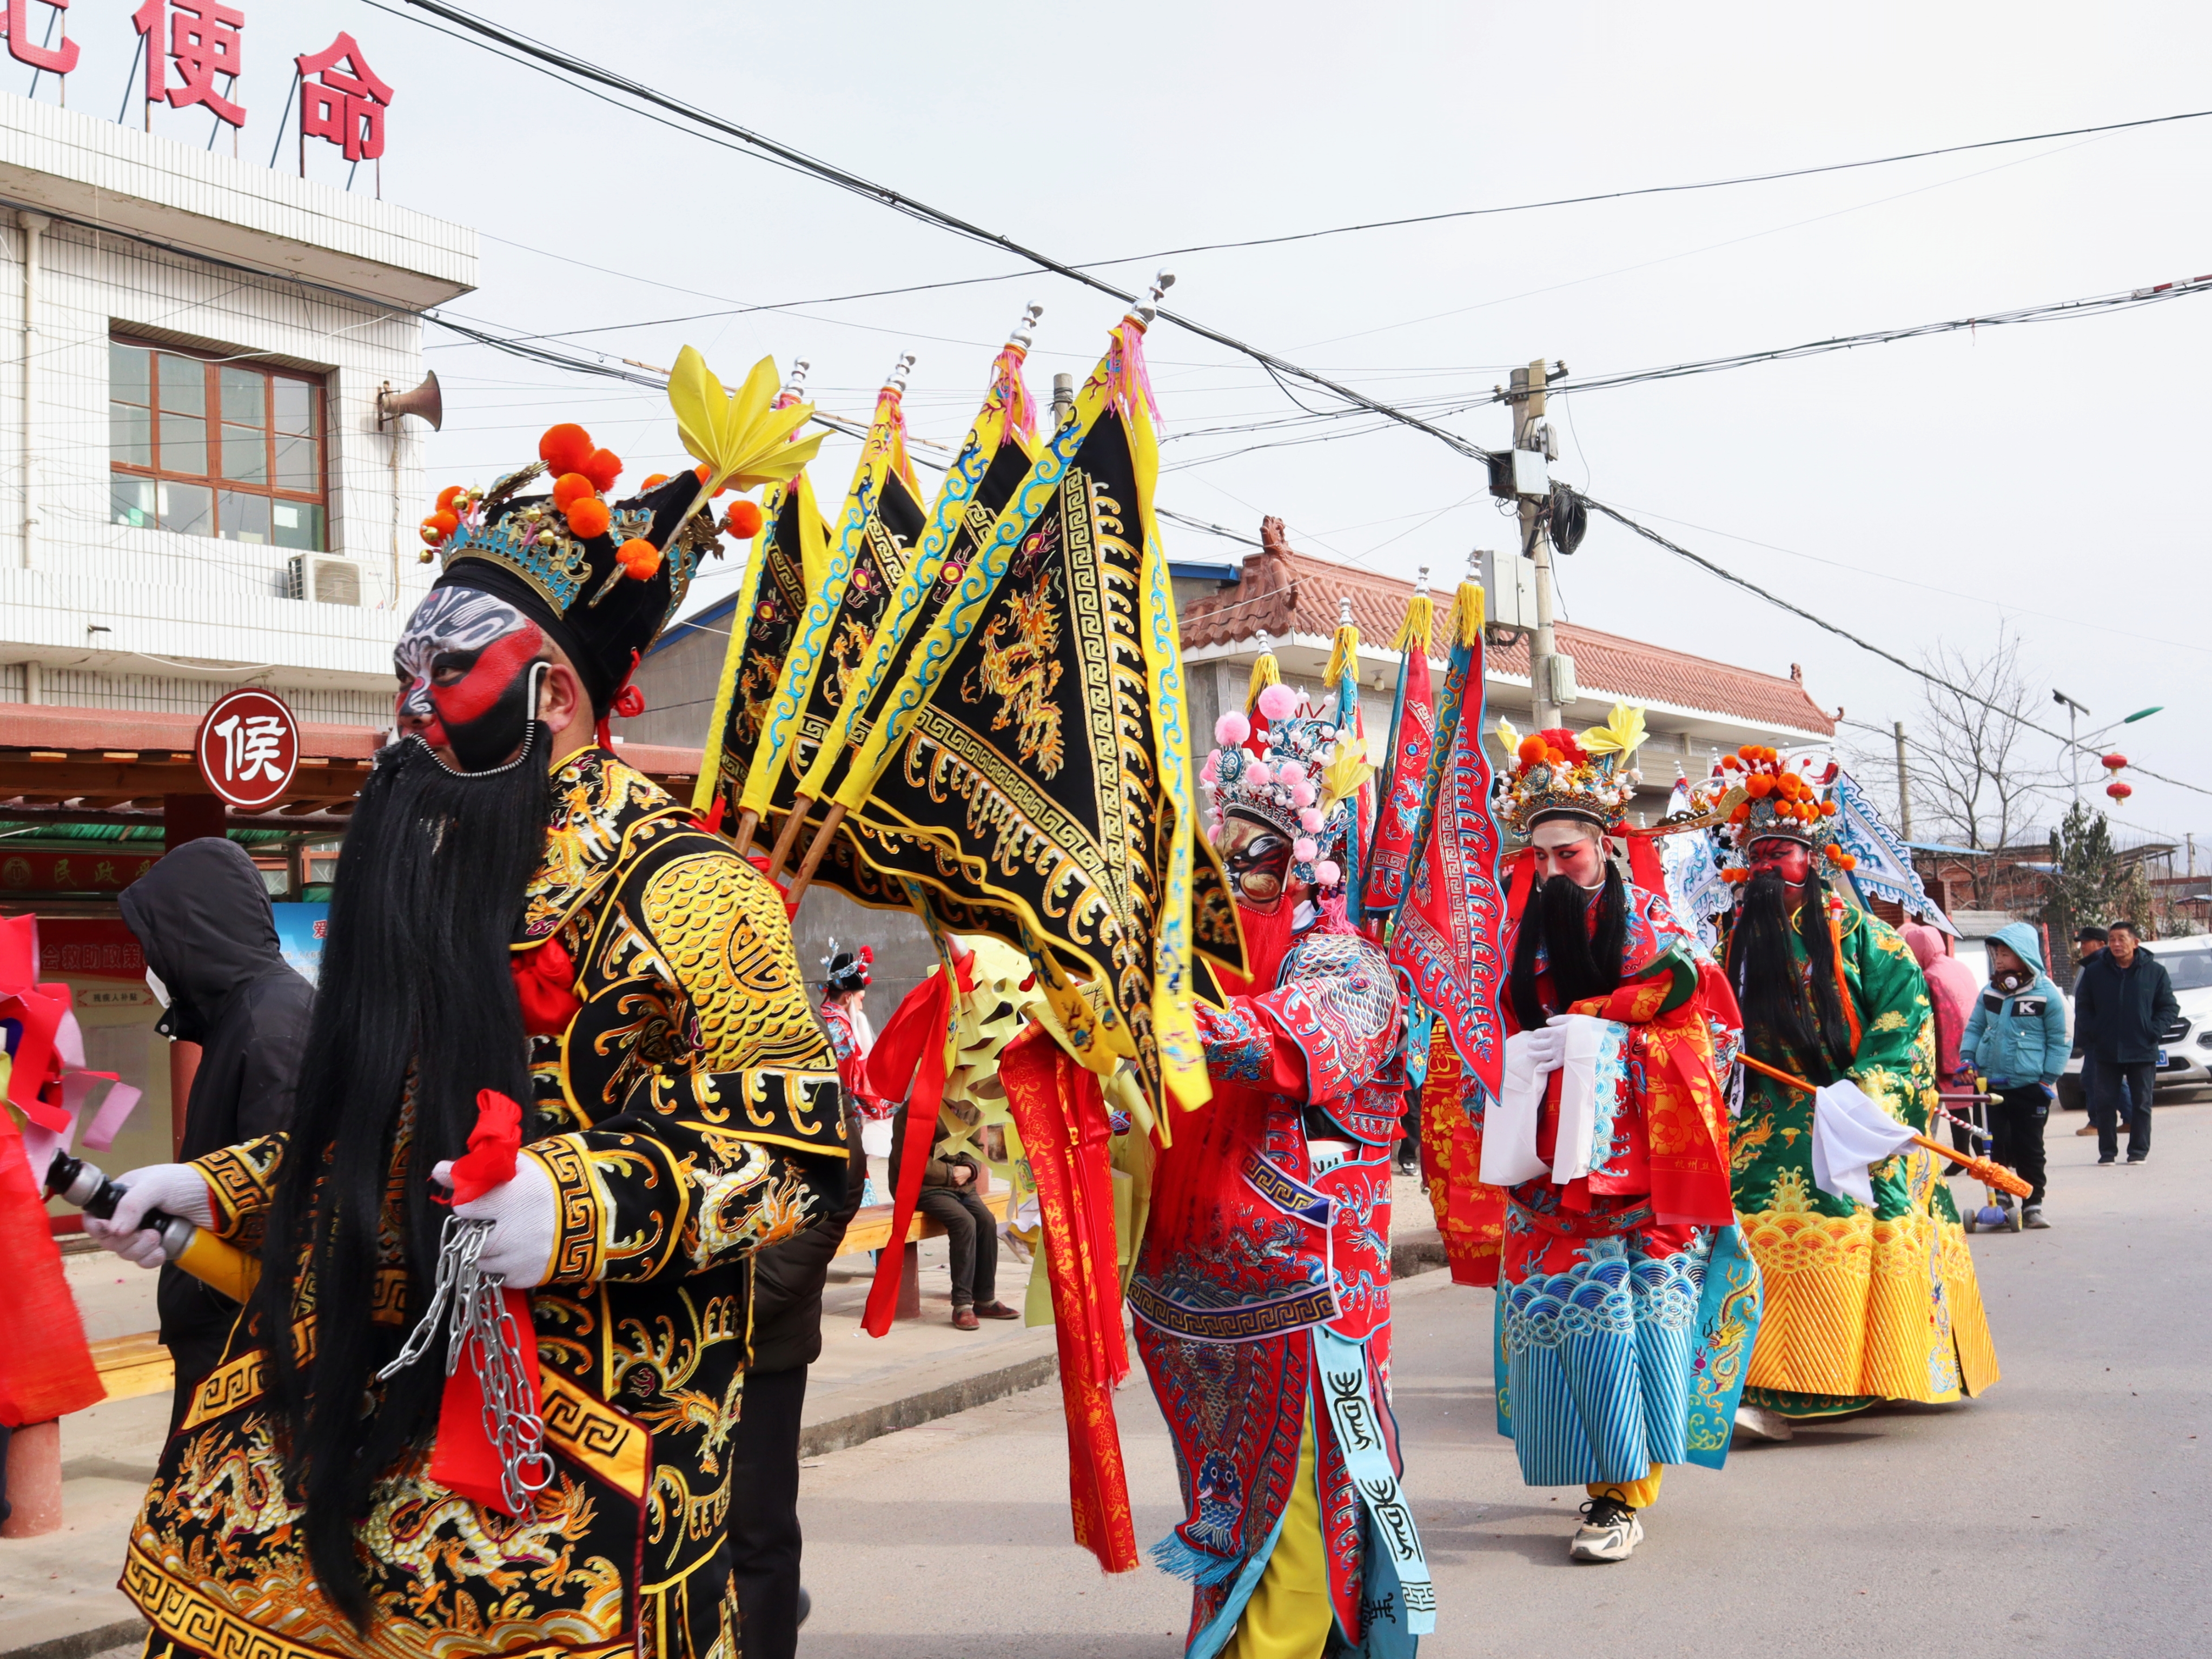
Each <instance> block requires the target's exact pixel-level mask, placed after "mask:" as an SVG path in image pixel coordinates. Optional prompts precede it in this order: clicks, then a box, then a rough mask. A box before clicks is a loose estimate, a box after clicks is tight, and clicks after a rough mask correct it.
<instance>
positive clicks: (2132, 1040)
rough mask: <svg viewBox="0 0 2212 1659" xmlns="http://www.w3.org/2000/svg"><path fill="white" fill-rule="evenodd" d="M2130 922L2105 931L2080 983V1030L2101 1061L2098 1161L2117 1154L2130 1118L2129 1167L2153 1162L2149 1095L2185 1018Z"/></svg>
mask: <svg viewBox="0 0 2212 1659" xmlns="http://www.w3.org/2000/svg"><path fill="white" fill-rule="evenodd" d="M2139 944H2140V936H2139V935H2138V934H2137V933H2136V925H2135V923H2133V922H2132V921H2116V922H2114V923H2113V924H2112V927H2110V928H2108V929H2107V930H2106V941H2105V948H2104V949H2103V950H2102V951H2099V952H2098V953H2097V955H2096V956H2095V957H2092V958H2091V959H2090V961H2089V963H2087V966H2085V967H2084V968H2083V969H2081V978H2080V979H2078V980H2076V981H2075V984H2074V1030H2075V1036H2076V1038H2077V1040H2078V1041H2079V1042H2081V1051H2082V1053H2083V1054H2094V1055H2095V1056H2096V1058H2097V1094H2096V1097H2094V1098H2093V1100H2092V1101H2091V1103H2090V1104H2091V1109H2092V1110H2093V1113H2094V1114H2095V1115H2096V1119H2097V1162H2098V1163H2100V1164H2110V1163H2111V1162H2112V1159H2113V1158H2115V1157H2116V1156H2117V1155H2118V1151H2119V1120H2120V1114H2121V1113H2122V1112H2123V1111H2125V1112H2127V1114H2128V1162H2129V1163H2130V1164H2140V1163H2142V1161H2143V1160H2144V1159H2145V1158H2148V1157H2149V1156H2150V1097H2151V1090H2152V1088H2153V1087H2154V1085H2155V1084H2156V1081H2157V1078H2158V1056H2159V1040H2160V1034H2161V1033H2162V1032H2164V1031H2165V1030H2167V1028H2169V1027H2170V1026H2172V1024H2173V1023H2174V1021H2176V1020H2178V1019H2179V1018H2181V1004H2180V1002H2179V1000H2177V999H2176V998H2175V996H2174V994H2173V981H2172V979H2171V978H2170V977H2169V976H2168V975H2167V974H2166V967H2165V964H2164V963H2160V961H2159V959H2158V958H2157V957H2154V956H2153V955H2151V953H2150V952H2149V951H2144V950H2141V949H2139V948H2137V947H2138V945H2139Z"/></svg>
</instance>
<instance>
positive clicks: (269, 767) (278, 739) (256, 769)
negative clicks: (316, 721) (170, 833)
mask: <svg viewBox="0 0 2212 1659" xmlns="http://www.w3.org/2000/svg"><path fill="white" fill-rule="evenodd" d="M192 747H193V751H194V753H195V754H196V755H197V757H198V760H199V767H200V778H201V781H203V782H204V783H205V784H206V785H207V787H209V788H210V789H212V790H213V791H215V793H216V794H218V795H220V796H222V798H223V799H225V800H227V801H228V802H229V803H230V804H231V805H233V806H235V807H239V808H240V809H241V810H243V811H249V812H252V811H260V810H262V809H263V808H264V807H268V806H273V805H276V803H277V802H278V801H279V800H281V799H283V796H284V791H285V790H286V789H287V788H289V787H290V786H291V782H292V775H293V773H295V771H297V770H298V769H299V765H300V722H299V720H298V719H297V718H296V717H295V715H294V714H293V713H292V711H291V709H290V708H289V707H287V706H286V704H285V702H284V700H283V698H282V697H279V696H276V693H274V692H272V691H259V690H248V691H233V692H232V693H230V695H229V696H226V697H223V698H222V699H221V700H220V701H218V702H216V706H215V707H214V708H210V709H209V710H208V711H207V714H206V716H205V717H204V719H203V720H201V721H200V731H199V736H198V738H197V739H196V740H195V741H194V743H193V745H192Z"/></svg>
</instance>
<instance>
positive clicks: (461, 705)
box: [392, 587, 545, 772]
mask: <svg viewBox="0 0 2212 1659" xmlns="http://www.w3.org/2000/svg"><path fill="white" fill-rule="evenodd" d="M544 648H545V635H544V633H543V632H542V631H540V629H538V624H537V623H533V622H532V621H531V620H530V618H529V617H526V616H524V615H523V614H522V613H521V612H520V611H517V610H516V609H515V608H514V607H513V605H509V604H507V601H506V600H504V599H494V598H493V597H492V596H491V595H490V594H489V593H479V592H476V591H475V590H473V589H471V588H466V587H441V588H437V589H435V590H434V591H433V592H431V594H430V596H429V597H428V599H424V600H423V601H422V604H421V605H417V606H416V608H415V614H414V615H413V616H412V617H409V618H408V621H407V630H406V632H405V633H404V634H402V635H400V637H399V644H398V647H397V648H396V649H394V650H393V652H392V667H393V669H394V670H395V671H397V672H398V676H399V696H398V700H397V702H396V704H395V708H396V709H397V711H398V714H399V716H400V717H401V718H402V719H403V720H404V719H408V718H410V717H411V718H414V719H416V720H428V722H429V723H428V726H424V727H422V739H423V741H424V742H426V743H428V744H429V745H430V746H431V747H432V748H434V749H450V750H452V751H453V758H454V760H455V761H456V762H458V763H459V766H460V769H461V770H462V771H464V772H486V771H489V770H490V769H492V768H494V767H495V766H501V765H504V764H505V763H507V760H508V758H509V757H512V756H513V754H514V752H515V751H516V750H518V749H520V747H521V746H522V742H523V739H524V738H525V737H526V736H527V735H528V734H529V730H530V722H531V720H532V719H533V718H534V717H535V716H536V714H537V710H536V709H535V708H532V701H533V699H532V696H531V689H532V685H533V684H535V680H536V677H535V676H533V675H532V673H531V671H530V669H531V665H532V663H534V662H536V661H537V660H538V657H539V655H540V653H543V652H544Z"/></svg>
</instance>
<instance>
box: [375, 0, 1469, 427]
mask: <svg viewBox="0 0 2212 1659" xmlns="http://www.w3.org/2000/svg"><path fill="white" fill-rule="evenodd" d="M368 3H369V4H370V5H373V6H375V7H376V9H378V10H380V11H389V10H392V8H391V7H388V6H385V5H381V4H380V3H379V0H368ZM407 3H408V4H409V5H410V6H413V7H416V8H417V9H421V10H423V11H427V12H429V13H430V14H432V15H434V16H437V17H441V18H444V19H445V20H446V21H447V22H449V23H452V24H454V25H455V26H456V27H460V28H464V29H466V30H468V31H469V32H470V33H471V34H475V35H478V36H481V37H483V40H478V41H472V42H471V44H472V45H478V46H482V45H483V41H484V40H489V41H494V42H496V43H497V44H498V46H501V47H503V48H505V49H506V50H505V51H503V52H498V53H497V54H496V55H498V56H501V57H507V58H512V59H514V60H515V61H522V60H524V59H527V60H528V67H531V68H532V69H535V70H538V72H539V73H541V74H543V75H544V76H547V77H548V78H549V79H551V80H555V81H559V82H562V83H563V84H565V85H569V86H576V85H578V83H579V82H596V83H597V84H598V85H599V86H602V87H605V88H610V89H611V90H612V91H615V92H617V93H620V94H622V95H623V97H625V98H628V99H630V100H635V101H636V102H638V103H641V104H646V105H650V106H653V108H656V109H661V110H665V111H667V112H670V113H671V114H672V115H675V116H678V117H679V118H682V119H683V120H684V121H688V122H692V123H695V124H696V125H698V126H700V127H703V128H706V129H707V130H708V131H707V132H706V133H703V134H695V136H698V137H709V138H710V139H711V138H712V136H713V135H714V134H715V133H721V134H725V135H726V136H727V137H729V138H731V139H733V140H735V141H736V142H737V143H738V144H740V145H743V146H744V147H745V148H746V149H749V150H751V151H754V152H757V153H758V154H759V155H761V156H762V157H763V158H765V159H767V160H769V161H773V162H774V163H775V164H776V165H778V166H780V167H787V168H791V169H794V170H796V171H798V172H800V173H807V174H811V176H813V177H814V178H817V179H821V180H823V182H824V183H827V184H831V185H836V187H837V188H838V189H840V190H844V191H850V192H851V193H852V194H854V195H855V196H859V197H862V198H863V199H865V200H867V201H871V202H873V203H875V204H877V205H878V206H880V207H886V208H889V209H890V210H892V211H893V212H895V213H900V214H903V215H905V216H907V217H908V218H911V219H915V220H918V221H920V222H922V223H924V224H928V225H933V226H935V227H936V228H939V229H940V230H946V231H950V232H951V233H952V234H954V235H957V236H962V237H965V238H967V239H968V240H971V241H975V242H980V243H981V244H983V245H984V246H987V247H995V248H997V249H999V250H1000V251H1001V252H1006V253H1011V254H1013V255H1015V256H1016V257H1017V258H1022V259H1025V260H1027V261H1028V262H1029V263H1030V264H1033V265H1035V266H1036V267H1037V268H1038V269H1039V270H1048V271H1050V272H1052V273H1053V274H1054V276H1065V277H1066V278H1067V279H1068V280H1069V281H1071V282H1076V283H1082V284H1083V285H1084V286H1085V288H1089V289H1094V290H1096V291H1097V292H1098V293H1101V294H1104V295H1109V296H1110V297H1111V298H1113V299H1115V300H1118V301H1121V302H1122V303H1123V304H1125V305H1135V304H1137V303H1138V302H1139V300H1138V295H1135V294H1133V293H1131V292H1130V291H1129V290H1127V289H1122V288H1118V287H1116V286H1115V284H1113V283H1109V282H1107V281H1105V280H1104V279H1103V278H1102V277H1098V276H1093V275H1091V273H1090V272H1089V271H1086V270H1082V269H1081V268H1080V267H1079V266H1076V265H1073V264H1068V263H1067V262H1066V261H1065V260H1061V259H1055V258H1052V257H1051V256H1050V255H1048V254H1044V253H1040V252H1037V251H1036V250H1035V249H1034V248H1030V247H1028V246H1024V245H1023V244H1022V243H1019V242H1017V241H1015V240H1013V239H1012V237H1010V236H1004V235H1001V234H999V233H997V232H995V231H991V230H986V229H985V228H983V227H981V225H977V224H974V223H971V222H969V221H968V220H965V219H963V218H961V217H959V216H957V214H952V213H948V212H946V211H945V210H943V209H940V208H933V207H931V206H929V205H928V204H927V203H924V202H921V201H918V200H916V199H915V197H911V196H908V195H906V194H905V193H904V192H903V191H896V190H893V189H892V188H891V187H890V186H889V185H879V184H877V183H876V182H875V181H874V180H872V179H866V178H864V177H862V176H861V175H860V174H859V173H852V172H849V171H848V170H847V169H845V168H843V167H836V166H835V165H833V164H831V163H830V162H828V161H822V160H820V159H819V158H817V157H816V156H812V155H808V154H806V153H805V151H804V150H800V149H794V148H793V146H791V145H788V144H786V143H781V142H779V141H778V140H775V139H773V138H770V137H767V136H766V135H765V134H763V133H758V132H755V131H752V130H751V129H750V128H747V127H744V126H740V125H738V124H737V123H736V122H734V121H731V120H728V119H726V118H723V117H721V116H719V115H715V114H714V113H712V112H708V111H706V110H702V109H700V108H699V107H697V106H696V105H691V104H687V103H684V101H682V100H680V99H676V98H671V97H670V96H669V95H668V94H665V93H663V92H659V91H657V90H655V89H654V88H651V87H648V86H646V85H644V84H643V83H641V82H637V81H633V80H631V79H630V78H629V77H628V76H622V75H617V74H615V73H614V72H613V71H611V70H605V69H602V68H599V66H598V65H596V64H592V62H591V61H590V58H589V54H585V53H570V52H560V51H558V50H556V49H555V48H553V47H550V46H544V45H543V44H541V43H540V42H538V41H536V40H531V39H530V38H529V37H528V36H526V35H522V34H518V33H514V32H513V31H512V30H509V29H506V28H503V27H500V26H499V25H497V24H495V23H492V22H489V21H486V20H485V19H483V18H480V17H477V16H475V15H471V13H468V12H465V11H463V10H461V9H459V8H458V7H454V6H450V5H447V4H445V3H443V0H407ZM400 15H404V14H400ZM414 21H420V20H419V19H416V20H414ZM485 49H486V50H490V48H489V47H487V48H485ZM584 89H586V90H588V89H589V88H584ZM594 95H598V94H594ZM641 113H647V112H641ZM654 119H659V118H658V117H654ZM662 125H667V123H665V122H663V123H662ZM715 142H720V141H719V140H716V141H715ZM1159 315H1160V316H1161V317H1162V318H1164V319H1166V320H1168V321H1170V322H1171V323H1174V324H1175V325H1176V326H1177V327H1180V328H1182V329H1185V330H1187V331H1189V332H1191V333H1193V334H1195V335H1197V336H1198V337H1200V338H1201V339H1206V340H1211V341H1212V342H1213V343H1214V344H1216V345H1218V346H1223V347H1225V348H1226V349H1229V350H1231V351H1235V352H1238V353H1241V354H1242V355H1243V356H1247V357H1249V358H1251V359H1252V361H1253V362H1256V363H1258V364H1259V365H1260V366H1261V368H1264V369H1266V370H1267V373H1268V374H1269V375H1270V376H1271V377H1273V379H1274V380H1276V383H1277V384H1278V385H1279V386H1282V383H1283V381H1284V379H1285V377H1288V378H1289V379H1291V380H1300V381H1303V382H1304V383H1305V384H1307V385H1309V386H1314V387H1316V388H1318V389H1319V390H1321V391H1322V392H1327V393H1328V394H1329V395H1330V396H1331V397H1334V398H1341V399H1343V400H1344V401H1345V402H1346V403H1347V404H1355V405H1357V406H1358V407H1359V408H1361V409H1364V410H1367V411H1369V412H1370V414H1375V415H1379V416H1384V417H1386V418H1387V419H1389V420H1392V421H1395V422H1399V423H1400V424H1401V425H1404V426H1407V427H1411V428H1413V429H1414V430H1415V431H1418V432H1425V433H1426V434H1427V435H1429V436H1431V437H1432V438H1434V439H1436V440H1437V441H1439V442H1441V443H1443V444H1445V445H1447V446H1448V447H1450V448H1452V449H1454V450H1455V451H1457V452H1458V453H1460V454H1462V455H1465V456H1468V457H1469V458H1471V459H1478V460H1484V459H1488V458H1489V456H1490V453H1491V452H1490V451H1488V450H1486V449H1484V448H1483V447H1481V446H1480V445H1479V444H1476V443H1473V442H1471V441H1468V439H1466V438H1462V436H1460V435H1458V434H1457V433H1455V432H1448V431H1446V430H1445V429H1444V428H1442V427H1439V426H1436V425H1433V424H1431V422H1427V421H1425V420H1422V419H1421V418H1420V417H1419V416H1414V415H1411V414H1408V413H1407V412H1406V411H1405V410H1401V409H1396V408H1394V407H1393V406H1392V405H1390V404H1385V403H1380V402H1377V401H1376V399H1374V398H1370V397H1368V396H1367V395H1366V394H1365V393H1364V392H1357V391H1354V390H1353V389H1352V387H1350V386H1344V385H1341V384H1340V383H1339V382H1337V381H1335V380H1330V379H1329V378H1328V376H1327V375H1324V374H1318V373H1316V371H1314V370H1312V369H1310V368H1302V367H1300V366H1299V365H1298V364H1297V363H1293V362H1289V361H1287V360H1286V359H1285V358H1281V357H1278V356H1275V355H1274V354H1273V353H1272V352H1268V351H1264V350H1262V349H1260V348H1259V347H1257V346H1255V345H1252V344H1250V343H1248V342H1246V341H1243V340H1240V339H1238V338H1237V337H1236V336H1234V335H1231V334H1225V333H1224V332H1222V331H1220V330H1218V329H1215V328H1211V327H1208V326H1207V325H1205V324H1203V323H1200V322H1197V321H1194V320H1193V319H1190V318H1188V317H1185V316H1182V315H1181V314H1179V313H1175V312H1170V311H1166V310H1162V311H1160V313H1159ZM1283 391H1284V394H1285V396H1288V397H1291V398H1292V401H1294V402H1295V401H1296V397H1295V394H1293V393H1292V392H1291V389H1290V388H1289V386H1283Z"/></svg>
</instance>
